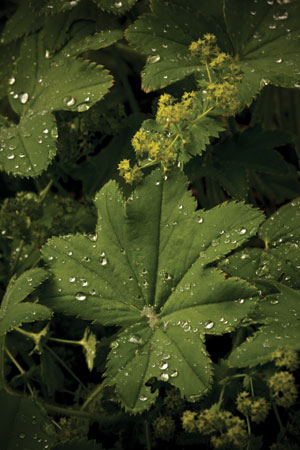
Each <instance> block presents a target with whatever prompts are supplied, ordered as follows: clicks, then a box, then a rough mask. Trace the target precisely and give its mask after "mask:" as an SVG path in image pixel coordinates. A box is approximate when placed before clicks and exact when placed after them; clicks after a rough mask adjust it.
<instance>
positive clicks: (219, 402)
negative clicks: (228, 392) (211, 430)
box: [217, 383, 225, 410]
mask: <svg viewBox="0 0 300 450" xmlns="http://www.w3.org/2000/svg"><path fill="white" fill-rule="evenodd" d="M224 393H225V383H224V384H223V386H222V389H221V392H220V397H219V401H218V405H217V406H218V410H219V409H220V408H221V406H222V403H223V399H224Z"/></svg>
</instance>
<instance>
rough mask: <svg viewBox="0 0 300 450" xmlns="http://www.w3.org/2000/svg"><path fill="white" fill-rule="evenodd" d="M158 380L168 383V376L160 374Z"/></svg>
mask: <svg viewBox="0 0 300 450" xmlns="http://www.w3.org/2000/svg"><path fill="white" fill-rule="evenodd" d="M160 379H161V380H162V381H168V379H169V375H168V374H167V373H162V374H161V375H160Z"/></svg>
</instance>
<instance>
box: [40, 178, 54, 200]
mask: <svg viewBox="0 0 300 450" xmlns="http://www.w3.org/2000/svg"><path fill="white" fill-rule="evenodd" d="M52 184H53V179H52V180H50V181H49V183H48V184H47V186H46V187H45V188H44V189H43V190H42V191H40V193H39V202H40V203H41V202H42V201H43V200H44V199H45V197H46V195H47V194H48V192H49V190H50V188H51V186H52Z"/></svg>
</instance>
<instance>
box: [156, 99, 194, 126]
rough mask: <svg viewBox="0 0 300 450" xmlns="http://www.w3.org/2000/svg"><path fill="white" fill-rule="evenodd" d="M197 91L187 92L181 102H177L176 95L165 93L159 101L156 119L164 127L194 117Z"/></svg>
mask: <svg viewBox="0 0 300 450" xmlns="http://www.w3.org/2000/svg"><path fill="white" fill-rule="evenodd" d="M195 95H196V94H195V92H194V91H191V92H185V93H184V94H183V96H182V99H181V102H177V103H175V99H174V97H172V96H171V95H170V94H163V95H161V96H160V99H159V101H158V110H157V114H156V121H157V122H158V123H160V124H161V125H162V126H163V127H165V128H169V127H170V125H172V124H175V125H176V124H179V123H180V122H182V121H183V120H189V119H192V118H193V116H194V115H195V109H194V105H193V98H194V97H195Z"/></svg>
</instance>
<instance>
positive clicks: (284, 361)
mask: <svg viewBox="0 0 300 450" xmlns="http://www.w3.org/2000/svg"><path fill="white" fill-rule="evenodd" d="M272 359H273V360H274V362H275V366H277V367H286V368H287V369H288V370H290V371H291V372H294V371H295V370H297V369H298V367H299V359H298V354H297V352H295V351H294V350H280V349H278V350H275V351H274V352H273V353H272Z"/></svg>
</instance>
